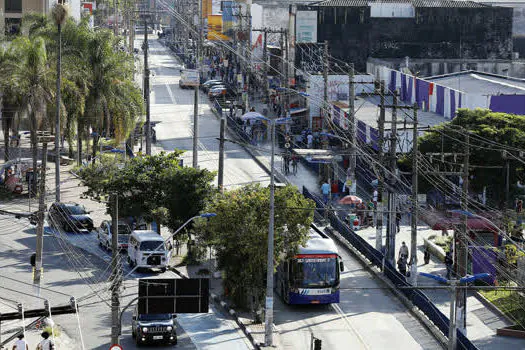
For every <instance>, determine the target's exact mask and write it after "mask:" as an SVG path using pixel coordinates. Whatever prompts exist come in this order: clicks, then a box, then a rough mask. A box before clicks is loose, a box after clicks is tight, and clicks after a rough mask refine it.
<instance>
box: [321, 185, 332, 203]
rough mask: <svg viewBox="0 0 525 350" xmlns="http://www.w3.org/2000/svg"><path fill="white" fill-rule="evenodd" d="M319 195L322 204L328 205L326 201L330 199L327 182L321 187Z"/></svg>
mask: <svg viewBox="0 0 525 350" xmlns="http://www.w3.org/2000/svg"><path fill="white" fill-rule="evenodd" d="M321 193H322V194H323V202H324V204H327V203H328V199H329V198H330V185H329V184H328V181H325V182H324V183H323V184H322V185H321Z"/></svg>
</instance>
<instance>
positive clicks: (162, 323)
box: [131, 306, 177, 345]
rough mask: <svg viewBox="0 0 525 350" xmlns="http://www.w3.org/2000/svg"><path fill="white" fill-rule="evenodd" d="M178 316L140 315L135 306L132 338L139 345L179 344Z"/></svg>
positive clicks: (132, 319)
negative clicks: (176, 325) (176, 323)
mask: <svg viewBox="0 0 525 350" xmlns="http://www.w3.org/2000/svg"><path fill="white" fill-rule="evenodd" d="M176 317H177V315H175V314H171V313H166V314H139V312H138V306H135V309H134V310H133V314H132V316H131V336H132V337H133V338H134V339H135V342H136V343H137V345H142V344H146V343H168V344H172V345H175V344H177V332H176V330H175V328H176V327H175V318H176Z"/></svg>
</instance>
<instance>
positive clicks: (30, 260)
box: [29, 254, 36, 267]
mask: <svg viewBox="0 0 525 350" xmlns="http://www.w3.org/2000/svg"><path fill="white" fill-rule="evenodd" d="M29 262H30V263H31V266H33V267H35V265H36V254H32V255H31V258H29Z"/></svg>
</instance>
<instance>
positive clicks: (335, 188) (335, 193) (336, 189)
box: [330, 180, 339, 200]
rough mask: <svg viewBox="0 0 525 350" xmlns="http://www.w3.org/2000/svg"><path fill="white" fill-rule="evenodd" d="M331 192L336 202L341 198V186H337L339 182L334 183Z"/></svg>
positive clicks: (334, 181)
mask: <svg viewBox="0 0 525 350" xmlns="http://www.w3.org/2000/svg"><path fill="white" fill-rule="evenodd" d="M330 191H331V192H332V199H333V200H336V199H337V198H338V196H339V185H338V184H337V180H333V181H332V186H331V187H330Z"/></svg>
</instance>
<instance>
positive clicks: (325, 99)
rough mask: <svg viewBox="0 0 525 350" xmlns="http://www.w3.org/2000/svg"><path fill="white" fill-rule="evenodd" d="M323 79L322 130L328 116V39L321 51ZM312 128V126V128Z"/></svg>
mask: <svg viewBox="0 0 525 350" xmlns="http://www.w3.org/2000/svg"><path fill="white" fill-rule="evenodd" d="M323 61H324V64H323V81H324V90H323V109H324V110H323V111H322V112H323V113H322V119H321V127H322V129H323V130H324V129H325V127H326V122H325V118H328V41H327V40H325V41H324V52H323ZM312 130H313V128H312Z"/></svg>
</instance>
